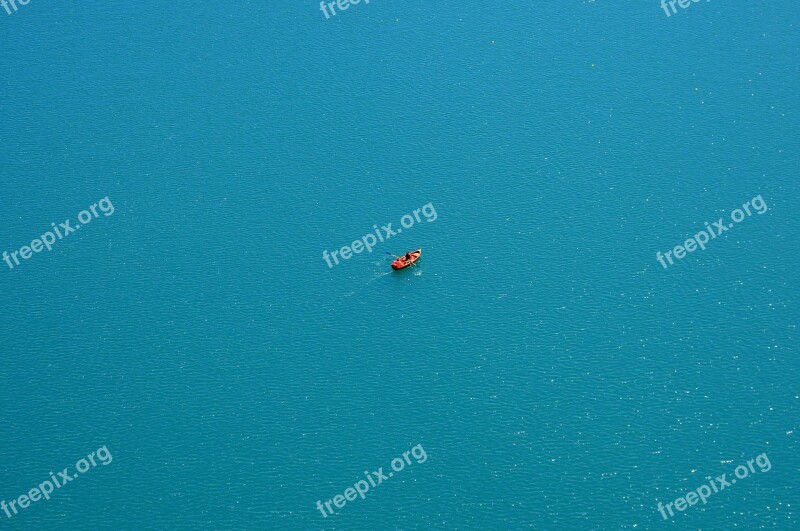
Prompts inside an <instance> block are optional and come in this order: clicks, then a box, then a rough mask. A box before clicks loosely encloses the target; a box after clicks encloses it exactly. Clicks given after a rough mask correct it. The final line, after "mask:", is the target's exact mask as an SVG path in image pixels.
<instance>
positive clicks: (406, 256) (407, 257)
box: [403, 251, 411, 262]
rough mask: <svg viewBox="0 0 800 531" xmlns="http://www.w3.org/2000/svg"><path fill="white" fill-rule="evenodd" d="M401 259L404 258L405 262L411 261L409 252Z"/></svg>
mask: <svg viewBox="0 0 800 531" xmlns="http://www.w3.org/2000/svg"><path fill="white" fill-rule="evenodd" d="M403 258H405V260H406V262H408V261H409V260H411V251H409V252H407V253H406V255H405V256H404V257H403Z"/></svg>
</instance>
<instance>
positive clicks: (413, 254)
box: [392, 249, 422, 269]
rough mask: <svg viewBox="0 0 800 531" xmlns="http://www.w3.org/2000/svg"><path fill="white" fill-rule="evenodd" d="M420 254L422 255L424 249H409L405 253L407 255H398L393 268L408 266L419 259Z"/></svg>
mask: <svg viewBox="0 0 800 531" xmlns="http://www.w3.org/2000/svg"><path fill="white" fill-rule="evenodd" d="M420 256H422V249H417V250H416V251H409V252H407V253H406V254H405V256H398V257H397V260H395V261H394V262H392V269H403V268H404V267H408V266H410V265H411V264H414V263H415V262H416V261H417V260H419V257H420Z"/></svg>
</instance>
